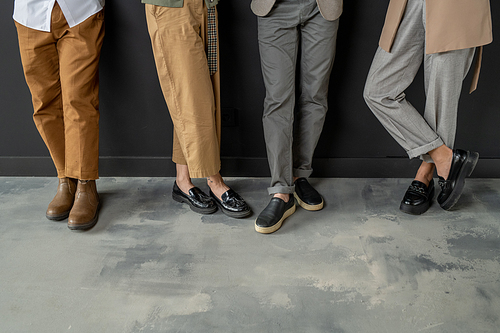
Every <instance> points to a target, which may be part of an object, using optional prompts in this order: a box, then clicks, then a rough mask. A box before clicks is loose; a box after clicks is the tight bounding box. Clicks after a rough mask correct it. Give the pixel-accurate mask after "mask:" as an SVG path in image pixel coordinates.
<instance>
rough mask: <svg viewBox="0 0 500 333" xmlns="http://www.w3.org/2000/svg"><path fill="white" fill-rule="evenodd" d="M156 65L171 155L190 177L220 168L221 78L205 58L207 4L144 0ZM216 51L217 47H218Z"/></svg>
mask: <svg viewBox="0 0 500 333" xmlns="http://www.w3.org/2000/svg"><path fill="white" fill-rule="evenodd" d="M146 19H147V22H148V30H149V34H150V37H151V44H152V46H153V53H154V58H155V62H156V69H157V71H158V77H159V79H160V85H161V88H162V91H163V95H164V97H165V101H166V103H167V106H168V110H169V112H170V116H171V117H172V122H173V124H174V140H173V152H172V160H173V161H174V162H175V163H177V164H182V165H187V166H188V169H189V174H190V176H191V177H193V178H202V177H208V176H212V175H214V174H216V173H218V172H219V170H220V165H221V163H220V132H221V131H220V129H221V128H220V126H221V125H220V79H219V71H217V72H216V73H215V74H213V75H212V76H210V72H209V69H208V61H207V55H206V50H207V39H208V37H207V36H208V32H207V7H206V5H205V1H204V0H185V1H184V6H183V7H181V8H170V7H163V6H155V5H146ZM217 53H218V52H217Z"/></svg>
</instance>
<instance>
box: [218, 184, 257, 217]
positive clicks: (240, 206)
mask: <svg viewBox="0 0 500 333" xmlns="http://www.w3.org/2000/svg"><path fill="white" fill-rule="evenodd" d="M209 194H210V197H211V198H212V199H213V200H214V202H215V203H216V204H217V206H219V208H220V210H221V211H222V212H223V213H224V214H226V215H227V216H229V217H234V218H236V219H240V218H243V217H247V216H248V215H250V214H251V213H252V210H251V209H250V207H249V206H248V204H247V203H246V202H245V200H243V198H242V197H241V196H240V195H239V194H238V193H236V192H235V191H233V190H232V189H229V190H227V191H226V192H224V193H222V195H221V199H222V200H219V198H217V196H216V195H215V194H214V193H213V192H212V190H210V193H209Z"/></svg>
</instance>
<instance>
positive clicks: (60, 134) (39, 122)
mask: <svg viewBox="0 0 500 333" xmlns="http://www.w3.org/2000/svg"><path fill="white" fill-rule="evenodd" d="M16 27H17V32H18V38H19V50H20V54H21V62H22V65H23V70H24V75H25V78H26V83H27V84H28V87H29V90H30V92H31V97H32V102H33V108H34V113H33V120H34V122H35V125H36V127H37V129H38V132H39V133H40V136H41V137H42V139H43V141H44V142H45V145H46V146H47V148H48V150H49V152H50V156H51V157H52V161H53V162H54V165H55V167H56V170H57V176H58V177H59V178H65V177H66V173H65V157H64V155H65V148H64V120H63V119H64V118H63V106H62V97H61V82H60V80H59V54H58V52H57V46H56V39H55V38H54V36H53V34H52V33H50V32H42V31H37V30H33V29H30V28H27V27H25V26H23V25H21V24H19V23H17V22H16Z"/></svg>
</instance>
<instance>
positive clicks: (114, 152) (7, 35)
mask: <svg viewBox="0 0 500 333" xmlns="http://www.w3.org/2000/svg"><path fill="white" fill-rule="evenodd" d="M388 2H389V1H388V0H382V1H373V0H347V1H345V5H344V7H345V8H344V14H343V16H342V18H341V23H340V30H339V37H338V51H337V58H336V62H335V66H334V70H333V74H332V77H331V82H330V110H329V113H328V116H327V119H326V123H325V128H324V131H323V134H322V136H321V139H320V142H319V145H318V148H317V150H316V155H315V156H316V161H315V165H314V166H315V174H314V176H316V177H332V176H339V177H391V176H398V177H401V176H405V177H410V176H412V174H413V173H414V170H415V167H416V165H418V161H416V160H414V161H411V162H410V161H408V159H407V158H406V157H405V156H406V155H405V153H404V151H403V150H402V148H400V147H399V146H398V145H397V144H396V143H395V141H394V140H393V139H392V138H391V137H390V136H389V134H387V132H386V131H385V130H384V128H383V127H382V126H381V125H380V124H379V122H378V121H377V120H376V119H375V117H374V116H373V115H372V114H371V112H370V111H369V109H368V108H367V107H366V105H365V103H364V101H363V98H362V91H363V86H364V80H365V78H366V74H367V72H368V69H369V67H370V64H371V60H372V57H373V54H374V52H375V49H376V47H377V42H378V38H379V34H380V31H381V28H382V25H383V21H384V16H385V10H386V8H387V4H388ZM249 3H250V1H249V0H223V1H222V2H221V4H220V5H219V8H218V9H219V19H220V40H221V58H222V60H221V75H222V105H223V109H224V112H225V113H227V118H226V120H227V122H226V123H225V126H224V127H223V139H222V151H221V154H222V158H223V170H222V173H223V175H226V176H229V175H237V176H266V175H268V168H267V160H266V153H265V145H264V139H263V133H262V124H261V114H262V101H263V98H264V86H263V83H262V77H261V73H260V63H259V53H258V45H257V33H256V29H257V27H256V18H255V16H254V15H253V14H252V13H251V11H250V9H249ZM12 8H13V1H2V3H1V4H0V17H1V19H0V42H1V44H2V47H1V48H0V59H1V62H0V71H1V73H2V79H1V80H0V100H1V104H0V108H1V111H0V175H4V176H5V175H55V170H54V167H53V166H52V164H51V162H50V159H49V158H48V152H47V149H46V148H45V146H44V144H43V142H42V140H41V139H40V137H39V135H38V133H37V131H36V128H35V126H34V124H33V122H32V119H31V114H32V108H31V101H30V98H31V97H30V93H29V90H28V88H27V86H26V84H25V82H24V77H23V74H22V68H21V63H20V59H19V51H18V46H17V35H16V31H15V26H14V23H13V21H12V19H11V13H12ZM497 9H500V4H498V3H497V2H496V1H493V2H492V10H493V13H494V23H495V22H496V21H497V20H496V18H499V19H500V17H499V15H497V14H496V13H497ZM494 28H495V31H494V34H495V35H497V33H498V29H497V26H496V25H494ZM499 48H500V45H498V44H496V43H494V44H492V45H489V46H487V47H486V48H485V55H484V59H483V71H482V73H481V80H480V86H479V89H478V91H476V92H475V93H474V94H472V95H469V94H468V93H467V92H468V87H469V84H470V80H471V78H470V76H469V77H468V78H467V79H466V82H465V84H464V93H463V94H462V98H461V104H460V110H459V124H458V135H457V141H456V146H458V147H462V148H465V149H474V150H477V151H479V152H480V154H481V157H482V161H481V162H480V164H479V165H478V168H477V170H476V172H475V176H479V177H498V176H500V147H499V145H498V142H499V139H500V132H499V131H497V127H498V125H499V124H500V110H499V105H500V92H499V89H498V88H499V85H498V78H499V77H500V67H499V65H498V60H497V59H498V54H499ZM100 74H101V92H100V93H101V130H100V140H101V144H100V155H101V166H100V170H101V175H102V176H172V175H174V165H173V163H171V162H170V159H169V156H170V155H171V144H172V124H171V121H170V117H169V115H168V111H167V108H166V105H165V102H164V100H163V96H162V94H161V91H160V88H159V84H158V79H157V76H156V71H155V67H154V61H153V57H152V52H151V45H150V41H149V36H148V33H147V28H146V22H145V17H144V5H142V4H140V1H138V0H137V1H136V0H126V1H123V0H107V4H106V38H105V43H104V47H103V50H102V58H101V69H100ZM407 95H408V98H409V99H410V100H411V101H412V103H413V104H415V105H416V106H417V107H420V108H421V107H422V106H423V103H424V93H423V83H422V75H421V73H420V75H419V76H418V77H417V79H416V81H415V82H414V84H413V85H412V87H410V89H409V90H408V91H407ZM234 114H237V117H236V120H237V123H236V124H235V122H234V119H233V117H232V116H233V115H234Z"/></svg>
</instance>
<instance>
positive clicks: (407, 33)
mask: <svg viewBox="0 0 500 333" xmlns="http://www.w3.org/2000/svg"><path fill="white" fill-rule="evenodd" d="M424 53H425V10H424V1H421V0H409V1H408V4H407V7H406V10H405V14H404V18H403V20H402V22H401V24H400V27H399V29H398V33H397V35H396V38H395V40H394V44H393V46H392V49H391V52H390V53H388V52H386V51H384V50H382V49H381V48H380V47H379V48H378V49H377V52H376V54H375V57H374V59H373V63H372V66H371V68H370V72H369V74H368V78H367V81H366V86H365V91H364V97H365V101H366V103H367V105H368V106H369V107H370V109H371V110H372V112H373V114H374V115H375V116H376V117H377V118H378V119H379V121H380V122H381V123H382V125H383V126H384V127H385V128H386V130H387V131H388V132H389V133H390V134H391V136H392V137H393V138H394V139H395V140H396V141H397V142H398V143H399V144H400V145H401V146H402V147H403V148H404V149H405V150H406V151H407V153H408V155H409V157H410V158H413V157H417V156H419V155H420V154H423V153H426V152H428V151H429V150H432V149H435V148H438V147H440V146H441V145H443V141H442V139H441V138H440V137H439V136H438V135H437V134H436V133H435V131H434V130H433V129H432V128H431V127H430V126H429V125H428V124H427V122H426V121H425V119H424V118H423V117H422V116H421V114H420V113H419V112H418V111H417V110H416V109H415V108H414V107H413V106H412V105H411V104H410V103H409V102H408V101H407V100H406V96H405V93H404V91H405V90H406V88H408V86H409V85H410V84H411V83H412V82H413V79H414V77H415V75H416V74H417V72H418V69H419V68H420V65H421V63H422V60H423V57H424ZM433 171H434V167H433V165H430V164H428V163H425V162H424V163H422V164H421V166H420V168H419V170H418V172H417V176H416V177H415V180H414V181H413V182H412V184H411V185H410V187H409V188H408V190H407V191H406V193H405V195H404V197H403V200H402V202H401V205H400V209H401V210H402V211H404V212H406V213H409V214H422V213H423V212H425V211H426V210H427V209H428V208H429V205H430V201H431V199H432V196H433V194H434V186H433V185H434V183H433V182H432V181H431V180H432V175H433Z"/></svg>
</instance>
